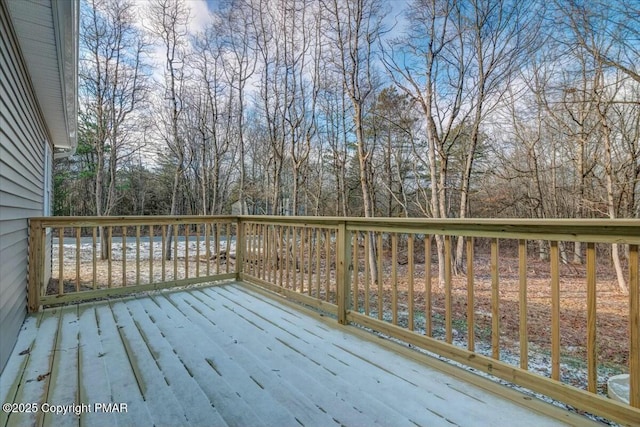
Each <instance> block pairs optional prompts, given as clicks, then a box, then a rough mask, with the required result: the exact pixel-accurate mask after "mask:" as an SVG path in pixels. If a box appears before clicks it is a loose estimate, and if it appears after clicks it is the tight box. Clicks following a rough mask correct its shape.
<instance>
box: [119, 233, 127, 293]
mask: <svg viewBox="0 0 640 427" xmlns="http://www.w3.org/2000/svg"><path fill="white" fill-rule="evenodd" d="M120 232H121V233H122V237H121V239H122V287H125V286H127V227H125V226H122V227H120Z"/></svg>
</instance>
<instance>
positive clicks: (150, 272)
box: [149, 225, 155, 283]
mask: <svg viewBox="0 0 640 427" xmlns="http://www.w3.org/2000/svg"><path fill="white" fill-rule="evenodd" d="M154 228H155V227H154V226H153V225H150V226H149V283H153V282H154V280H153V238H154V233H155V231H154Z"/></svg>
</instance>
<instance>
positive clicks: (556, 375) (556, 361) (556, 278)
mask: <svg viewBox="0 0 640 427" xmlns="http://www.w3.org/2000/svg"><path fill="white" fill-rule="evenodd" d="M551 378H552V379H554V380H560V254H559V251H558V242H557V241H553V242H551Z"/></svg>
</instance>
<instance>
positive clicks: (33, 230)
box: [27, 219, 45, 313]
mask: <svg viewBox="0 0 640 427" xmlns="http://www.w3.org/2000/svg"><path fill="white" fill-rule="evenodd" d="M44 238H45V236H44V230H42V224H41V222H40V221H39V220H35V219H30V220H29V251H28V253H29V272H28V274H29V277H28V288H27V304H28V309H29V313H35V312H37V311H38V310H39V309H40V293H41V292H42V285H43V283H42V282H43V280H44Z"/></svg>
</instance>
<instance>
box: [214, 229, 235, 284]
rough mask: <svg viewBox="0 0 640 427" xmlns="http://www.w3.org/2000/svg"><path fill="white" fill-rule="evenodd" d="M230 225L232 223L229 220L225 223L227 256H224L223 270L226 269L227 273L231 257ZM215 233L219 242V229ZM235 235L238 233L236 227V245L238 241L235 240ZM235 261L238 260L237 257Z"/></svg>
mask: <svg viewBox="0 0 640 427" xmlns="http://www.w3.org/2000/svg"><path fill="white" fill-rule="evenodd" d="M232 226H233V224H232V223H230V222H229V223H227V256H226V262H225V270H226V272H227V273H228V272H229V262H230V259H231V235H232V230H231V227H232ZM216 234H217V239H218V242H220V233H219V231H216ZM237 235H238V230H237V229H236V247H237V246H238V242H237V240H238V237H237ZM236 262H238V260H237V259H236ZM219 265H220V264H218V266H219Z"/></svg>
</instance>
